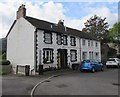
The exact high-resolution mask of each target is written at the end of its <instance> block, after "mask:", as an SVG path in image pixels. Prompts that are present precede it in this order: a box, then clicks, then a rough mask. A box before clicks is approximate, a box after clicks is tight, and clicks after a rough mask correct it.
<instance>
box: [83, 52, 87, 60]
mask: <svg viewBox="0 0 120 97" xmlns="http://www.w3.org/2000/svg"><path fill="white" fill-rule="evenodd" d="M82 59H83V60H86V59H87V52H82Z"/></svg>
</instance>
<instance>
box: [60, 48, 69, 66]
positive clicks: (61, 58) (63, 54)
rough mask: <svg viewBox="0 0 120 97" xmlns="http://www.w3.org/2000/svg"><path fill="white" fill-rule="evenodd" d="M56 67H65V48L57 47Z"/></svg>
mask: <svg viewBox="0 0 120 97" xmlns="http://www.w3.org/2000/svg"><path fill="white" fill-rule="evenodd" d="M58 67H59V68H67V50H66V49H58Z"/></svg>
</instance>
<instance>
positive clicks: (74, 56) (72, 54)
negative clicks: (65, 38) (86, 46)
mask: <svg viewBox="0 0 120 97" xmlns="http://www.w3.org/2000/svg"><path fill="white" fill-rule="evenodd" d="M70 58H71V62H74V61H77V50H70Z"/></svg>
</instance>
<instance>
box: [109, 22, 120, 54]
mask: <svg viewBox="0 0 120 97" xmlns="http://www.w3.org/2000/svg"><path fill="white" fill-rule="evenodd" d="M108 39H109V40H110V42H114V43H116V44H117V46H118V49H119V53H120V22H119V23H115V24H114V25H113V27H112V28H110V29H109V32H108Z"/></svg>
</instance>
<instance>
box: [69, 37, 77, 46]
mask: <svg viewBox="0 0 120 97" xmlns="http://www.w3.org/2000/svg"><path fill="white" fill-rule="evenodd" d="M70 41H71V46H76V40H75V37H73V36H71V37H70Z"/></svg>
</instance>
